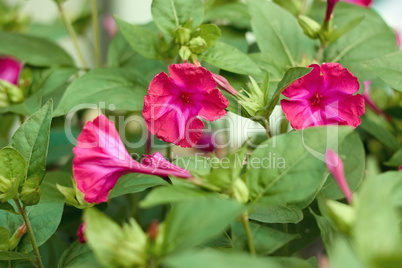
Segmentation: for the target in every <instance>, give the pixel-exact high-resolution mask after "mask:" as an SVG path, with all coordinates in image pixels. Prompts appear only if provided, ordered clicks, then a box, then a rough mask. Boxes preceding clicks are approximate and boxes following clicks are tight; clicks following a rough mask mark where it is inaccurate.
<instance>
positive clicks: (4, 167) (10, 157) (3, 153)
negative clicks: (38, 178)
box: [0, 147, 27, 185]
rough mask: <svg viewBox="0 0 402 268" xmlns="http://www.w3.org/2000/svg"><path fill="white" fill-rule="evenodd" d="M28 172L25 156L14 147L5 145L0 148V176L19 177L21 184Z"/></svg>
mask: <svg viewBox="0 0 402 268" xmlns="http://www.w3.org/2000/svg"><path fill="white" fill-rule="evenodd" d="M26 172H27V163H26V161H25V159H24V157H23V156H22V155H21V154H20V153H19V152H18V151H17V150H15V149H14V148H11V147H5V148H3V149H1V150H0V176H3V177H5V178H6V179H13V178H15V179H17V180H16V181H17V182H18V184H19V185H20V184H21V183H22V182H23V180H24V178H25V175H26Z"/></svg>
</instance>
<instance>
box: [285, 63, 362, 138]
mask: <svg viewBox="0 0 402 268" xmlns="http://www.w3.org/2000/svg"><path fill="white" fill-rule="evenodd" d="M309 67H313V70H312V71H311V72H310V73H309V74H307V75H305V76H303V77H302V78H300V79H298V80H296V81H295V82H294V83H293V84H291V85H290V86H289V87H288V88H287V89H285V90H284V91H283V95H285V96H286V97H288V98H289V100H282V101H281V105H282V109H283V112H284V113H285V115H286V117H287V119H288V120H289V122H290V124H291V125H292V127H293V128H294V129H296V130H298V129H303V128H307V127H311V126H321V125H349V126H352V127H357V126H358V125H359V124H360V123H361V120H360V116H361V115H363V114H364V112H365V109H364V98H363V96H362V95H360V94H356V95H353V93H356V92H357V91H358V90H359V82H358V81H357V78H356V77H355V76H353V74H351V73H350V72H349V71H348V69H346V68H343V67H342V65H340V64H339V63H324V64H322V65H321V67H320V66H319V65H317V64H312V65H310V66H309Z"/></svg>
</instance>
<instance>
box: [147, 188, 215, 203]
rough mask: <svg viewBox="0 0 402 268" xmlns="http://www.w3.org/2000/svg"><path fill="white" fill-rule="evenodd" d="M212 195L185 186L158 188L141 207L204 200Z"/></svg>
mask: <svg viewBox="0 0 402 268" xmlns="http://www.w3.org/2000/svg"><path fill="white" fill-rule="evenodd" d="M211 195H212V194H211V193H207V192H203V191H200V190H198V189H192V188H189V187H183V186H166V187H158V188H155V189H154V190H152V192H151V193H149V194H148V195H147V196H146V197H145V199H144V200H142V201H141V203H140V206H141V207H143V208H149V207H153V206H156V205H162V204H168V203H178V202H186V201H189V200H193V199H204V198H208V197H210V196H211Z"/></svg>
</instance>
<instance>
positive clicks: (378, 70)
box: [362, 51, 402, 91]
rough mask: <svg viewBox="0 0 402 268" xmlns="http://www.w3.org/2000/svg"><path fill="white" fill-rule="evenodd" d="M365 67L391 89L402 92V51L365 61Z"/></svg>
mask: <svg viewBox="0 0 402 268" xmlns="http://www.w3.org/2000/svg"><path fill="white" fill-rule="evenodd" d="M362 65H363V66H364V67H366V68H367V69H369V70H370V71H372V72H373V73H374V74H376V75H377V76H378V77H379V78H381V80H383V81H384V82H385V83H387V84H388V85H389V86H390V87H392V88H394V89H396V90H399V91H402V81H401V79H399V77H401V76H402V51H398V52H394V53H391V54H387V55H383V56H381V57H378V58H376V59H373V60H370V61H365V62H363V64H362Z"/></svg>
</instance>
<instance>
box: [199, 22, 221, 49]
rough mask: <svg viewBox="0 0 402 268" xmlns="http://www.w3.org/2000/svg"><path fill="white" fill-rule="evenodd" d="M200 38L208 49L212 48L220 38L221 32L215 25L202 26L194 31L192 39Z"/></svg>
mask: <svg viewBox="0 0 402 268" xmlns="http://www.w3.org/2000/svg"><path fill="white" fill-rule="evenodd" d="M197 36H199V37H201V38H203V39H204V40H205V42H206V43H207V46H208V47H211V46H213V45H214V44H215V43H216V41H218V39H219V37H220V36H221V30H220V29H219V28H218V26H216V25H215V24H203V25H201V26H198V27H197V28H195V29H194V31H193V34H192V37H193V38H194V37H197Z"/></svg>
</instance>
